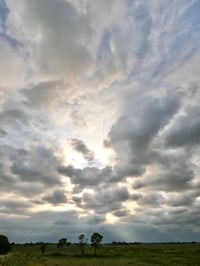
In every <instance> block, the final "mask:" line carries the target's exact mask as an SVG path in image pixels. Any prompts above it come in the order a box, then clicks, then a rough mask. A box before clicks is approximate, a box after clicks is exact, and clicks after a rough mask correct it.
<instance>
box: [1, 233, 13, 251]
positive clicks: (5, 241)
mask: <svg viewBox="0 0 200 266" xmlns="http://www.w3.org/2000/svg"><path fill="white" fill-rule="evenodd" d="M10 250H11V245H10V243H9V240H8V238H7V236H3V235H0V254H6V253H8V252H9V251H10Z"/></svg>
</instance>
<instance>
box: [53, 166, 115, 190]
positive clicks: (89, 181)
mask: <svg viewBox="0 0 200 266" xmlns="http://www.w3.org/2000/svg"><path fill="white" fill-rule="evenodd" d="M57 171H58V172H59V173H60V174H62V175H65V176H68V177H70V180H71V183H72V184H75V185H77V189H83V188H86V187H95V186H97V185H98V184H102V183H104V182H105V181H106V180H107V179H108V178H109V176H110V174H111V173H112V169H111V168H110V167H109V166H108V167H105V168H102V169H99V168H97V167H85V168H83V169H77V168H74V167H73V166H72V165H69V166H58V167H57Z"/></svg>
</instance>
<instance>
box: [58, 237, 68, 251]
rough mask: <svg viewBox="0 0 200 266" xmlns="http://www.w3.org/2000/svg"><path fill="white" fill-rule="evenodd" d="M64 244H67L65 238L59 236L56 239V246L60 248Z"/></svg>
mask: <svg viewBox="0 0 200 266" xmlns="http://www.w3.org/2000/svg"><path fill="white" fill-rule="evenodd" d="M66 244H67V238H61V239H60V240H59V241H58V244H57V247H58V248H59V249H61V248H62V247H64V246H65V245H66Z"/></svg>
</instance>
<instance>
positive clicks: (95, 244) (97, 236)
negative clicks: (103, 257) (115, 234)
mask: <svg viewBox="0 0 200 266" xmlns="http://www.w3.org/2000/svg"><path fill="white" fill-rule="evenodd" d="M102 239H103V236H102V235H100V234H99V233H94V234H93V235H92V236H91V242H92V246H93V247H94V254H95V256H96V254H97V248H99V245H100V243H101V241H102Z"/></svg>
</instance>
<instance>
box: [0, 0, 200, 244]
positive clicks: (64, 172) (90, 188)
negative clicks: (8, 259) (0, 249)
mask: <svg viewBox="0 0 200 266" xmlns="http://www.w3.org/2000/svg"><path fill="white" fill-rule="evenodd" d="M199 11H200V4H199V1H198V0H192V1H190V2H188V1H186V0H183V1H178V0H174V1H166V0H163V1H159V3H158V1H153V0H152V1H145V0H144V1H143V0H142V1H122V0H115V1H114V0H109V1H103V0H102V1H92V0H84V1H80V0H75V1H71V0H48V1H47V0H35V1H31V0H26V1H25V0H21V1H20V3H18V1H16V0H7V1H4V0H0V188H1V195H0V203H1V204H0V205H1V207H0V223H1V225H2V226H1V233H2V234H6V235H8V237H9V238H10V239H11V240H12V241H16V242H25V241H52V242H56V241H57V240H58V239H59V238H61V237H64V236H65V237H67V238H68V240H69V241H72V242H73V241H77V240H78V236H79V234H81V233H84V234H86V235H88V236H89V235H90V234H91V233H93V231H99V232H100V233H101V234H103V235H104V239H105V241H147V242H150V241H162V242H163V241H192V240H196V241H200V239H199V207H200V198H199V189H200V180H199V173H200V157H199V151H200V146H199V144H200V137H199V136H200V135H199V130H200V119H199V117H200V116H199V115H200V108H199V101H200V93H199V91H200V90H199V86H200V78H199V59H200V50H199V44H200V12H199ZM13 217H14V218H15V219H13ZM22 230H23V236H22V234H21V232H22ZM49 232H51V235H49ZM66 232H67V235H66Z"/></svg>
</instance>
